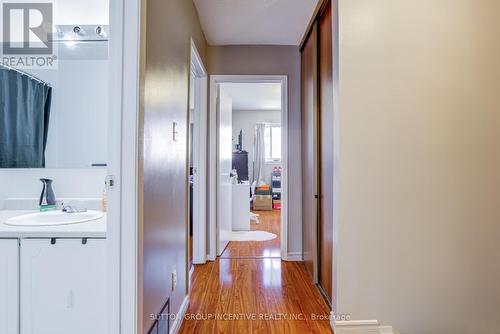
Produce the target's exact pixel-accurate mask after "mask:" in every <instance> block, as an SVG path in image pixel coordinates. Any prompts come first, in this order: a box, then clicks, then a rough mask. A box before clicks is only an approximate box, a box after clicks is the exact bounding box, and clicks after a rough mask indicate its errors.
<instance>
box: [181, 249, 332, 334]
mask: <svg viewBox="0 0 500 334" xmlns="http://www.w3.org/2000/svg"><path fill="white" fill-rule="evenodd" d="M189 301H190V303H189V308H188V310H187V313H186V316H185V319H184V322H183V325H182V327H181V330H180V333H185V334H188V333H203V334H205V333H241V334H244V333H266V334H267V333H283V334H285V333H286V334H290V333H301V334H305V333H332V330H331V328H330V325H329V320H328V315H329V310H328V308H327V306H326V304H325V303H324V301H323V299H322V298H321V296H320V295H319V293H318V291H317V289H316V287H315V286H314V285H313V284H312V283H311V280H310V278H309V276H308V274H307V272H306V269H305V267H304V265H303V263H302V262H285V261H281V259H272V258H267V259H266V258H261V259H241V258H240V259H217V260H216V261H214V262H209V263H207V264H204V265H195V270H194V274H193V277H192V290H191V294H190V298H189ZM318 317H323V319H318ZM215 318H217V319H215Z"/></svg>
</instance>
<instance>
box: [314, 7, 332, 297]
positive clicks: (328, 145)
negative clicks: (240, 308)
mask: <svg viewBox="0 0 500 334" xmlns="http://www.w3.org/2000/svg"><path fill="white" fill-rule="evenodd" d="M318 42H319V45H318V46H319V48H318V60H319V62H318V75H319V193H320V201H319V221H318V225H319V226H318V233H319V285H320V286H321V288H322V289H323V292H324V293H325V294H326V296H327V297H328V298H329V299H330V301H331V300H332V265H333V263H332V257H333V58H332V44H333V43H332V7H331V2H330V1H328V3H327V4H326V5H325V7H324V9H323V10H322V12H321V13H320V16H319V38H318Z"/></svg>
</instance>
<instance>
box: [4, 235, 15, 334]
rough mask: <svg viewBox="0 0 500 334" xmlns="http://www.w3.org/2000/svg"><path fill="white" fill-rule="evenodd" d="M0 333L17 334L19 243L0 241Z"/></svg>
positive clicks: (10, 240)
mask: <svg viewBox="0 0 500 334" xmlns="http://www.w3.org/2000/svg"><path fill="white" fill-rule="evenodd" d="M0 333H1V334H18V333H19V241H18V240H17V239H0Z"/></svg>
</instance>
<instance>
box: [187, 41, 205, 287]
mask: <svg viewBox="0 0 500 334" xmlns="http://www.w3.org/2000/svg"><path fill="white" fill-rule="evenodd" d="M191 72H192V74H193V75H194V77H195V79H194V87H190V89H194V96H195V101H194V109H195V110H194V113H193V116H194V124H195V126H194V133H193V142H194V143H193V146H194V149H193V151H194V152H193V153H194V154H193V160H194V161H193V162H194V167H195V169H196V170H195V172H194V173H193V178H194V185H193V205H194V207H193V264H202V263H205V262H206V261H207V259H206V256H207V246H206V239H207V238H206V233H207V232H206V226H207V225H206V219H207V196H206V195H207V148H208V146H207V141H206V138H207V130H208V129H207V123H208V111H207V104H208V100H207V99H208V75H207V70H206V69H205V66H204V65H203V61H202V60H201V57H200V54H199V52H198V49H197V48H196V44H195V43H194V41H193V39H192V38H191ZM188 152H189V150H188ZM188 169H189V166H188ZM188 175H189V172H188ZM188 194H189V184H188ZM188 270H189V268H188ZM187 277H189V275H188V276H187Z"/></svg>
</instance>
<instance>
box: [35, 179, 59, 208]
mask: <svg viewBox="0 0 500 334" xmlns="http://www.w3.org/2000/svg"><path fill="white" fill-rule="evenodd" d="M40 181H42V184H43V189H42V194H41V195H40V202H39V205H40V211H48V210H55V209H56V195H55V194H54V190H53V189H52V180H51V179H40Z"/></svg>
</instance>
